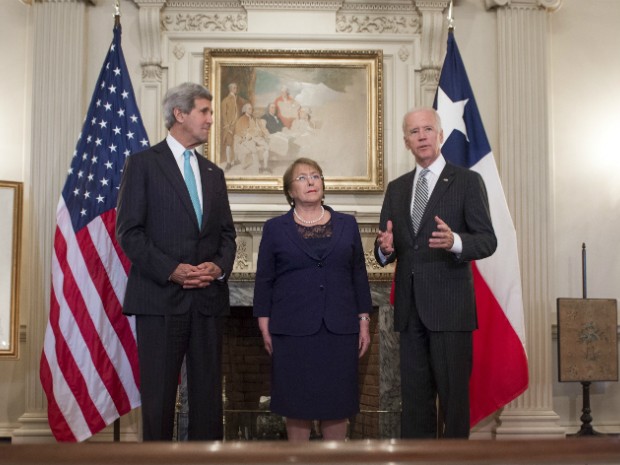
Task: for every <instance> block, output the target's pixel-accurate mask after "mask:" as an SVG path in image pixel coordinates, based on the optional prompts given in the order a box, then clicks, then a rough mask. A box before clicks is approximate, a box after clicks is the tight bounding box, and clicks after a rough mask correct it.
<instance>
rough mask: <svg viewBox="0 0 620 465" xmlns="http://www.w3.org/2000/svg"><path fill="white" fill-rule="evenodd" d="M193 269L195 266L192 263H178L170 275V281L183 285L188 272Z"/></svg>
mask: <svg viewBox="0 0 620 465" xmlns="http://www.w3.org/2000/svg"><path fill="white" fill-rule="evenodd" d="M195 270H196V267H195V266H194V265H190V264H188V263H179V265H178V266H177V267H176V269H175V270H174V272H173V273H172V274H171V275H170V281H172V282H174V283H177V284H179V285H181V286H183V285H184V284H185V280H186V279H187V277H188V276H189V274H190V273H191V272H193V271H195Z"/></svg>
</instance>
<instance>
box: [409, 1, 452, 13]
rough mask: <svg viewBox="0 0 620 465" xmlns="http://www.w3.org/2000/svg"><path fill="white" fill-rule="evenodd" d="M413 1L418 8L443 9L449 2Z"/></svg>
mask: <svg viewBox="0 0 620 465" xmlns="http://www.w3.org/2000/svg"><path fill="white" fill-rule="evenodd" d="M414 3H415V6H416V7H417V8H418V9H438V10H442V11H443V10H444V9H445V8H447V7H448V4H449V3H450V2H449V0H434V1H433V0H417V1H414Z"/></svg>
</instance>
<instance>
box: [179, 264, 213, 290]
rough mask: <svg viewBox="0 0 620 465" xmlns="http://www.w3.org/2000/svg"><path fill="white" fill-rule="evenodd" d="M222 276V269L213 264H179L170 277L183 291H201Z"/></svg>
mask: <svg viewBox="0 0 620 465" xmlns="http://www.w3.org/2000/svg"><path fill="white" fill-rule="evenodd" d="M220 276H222V269H221V268H220V267H219V266H217V265H216V264H215V263H213V262H204V263H200V264H199V265H190V264H188V263H179V265H178V266H177V267H176V269H175V270H174V272H173V273H172V275H171V276H170V280H171V281H173V282H175V283H177V284H179V285H181V286H183V289H200V288H203V287H207V286H208V285H210V284H211V283H212V282H213V281H214V280H216V279H218V278H219V277H220Z"/></svg>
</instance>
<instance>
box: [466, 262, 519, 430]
mask: <svg viewBox="0 0 620 465" xmlns="http://www.w3.org/2000/svg"><path fill="white" fill-rule="evenodd" d="M472 270H473V273H474V287H475V292H476V306H477V311H478V330H476V331H474V335H473V340H474V350H473V352H474V355H473V369H472V374H471V378H470V382H469V389H470V392H469V400H470V409H471V411H470V424H471V425H472V426H473V425H475V424H476V423H478V422H479V421H480V420H482V419H483V418H485V417H487V416H489V415H491V414H492V413H493V412H495V411H496V410H497V409H499V408H501V407H503V406H504V405H506V404H507V403H508V402H511V401H512V400H513V399H515V398H516V397H518V396H519V395H521V394H522V393H523V392H524V391H525V390H526V389H527V386H528V368H527V357H526V355H525V349H524V348H523V344H522V343H521V340H520V339H519V337H518V336H517V333H516V332H515V330H514V329H513V327H512V326H511V324H510V321H508V318H507V317H506V314H505V313H504V311H503V310H502V308H501V307H500V305H499V303H498V302H497V300H496V299H495V296H494V295H493V293H492V292H491V290H490V289H489V286H488V285H487V283H486V281H485V280H484V278H483V277H482V275H481V274H480V272H479V271H478V268H477V267H476V264H475V263H473V264H472Z"/></svg>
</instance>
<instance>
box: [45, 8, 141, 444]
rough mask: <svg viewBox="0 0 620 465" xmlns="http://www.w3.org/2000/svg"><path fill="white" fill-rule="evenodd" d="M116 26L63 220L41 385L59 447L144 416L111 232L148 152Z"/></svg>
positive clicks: (123, 267) (60, 212) (61, 209)
mask: <svg viewBox="0 0 620 465" xmlns="http://www.w3.org/2000/svg"><path fill="white" fill-rule="evenodd" d="M118 18H119V17H118V16H117V17H116V24H115V26H114V38H113V40H112V44H111V45H110V48H109V50H108V53H107V56H106V58H105V61H104V63H103V67H102V69H101V72H100V74H99V78H98V80H97V84H96V87H95V91H94V93H93V97H92V100H91V103H90V107H89V109H88V114H87V116H86V120H85V121H84V125H83V127H82V132H81V133H80V136H79V138H78V141H77V144H76V148H75V152H74V153H73V159H72V161H71V167H70V168H69V170H68V176H67V181H66V183H65V186H64V188H63V190H62V195H61V197H60V201H59V202H58V208H57V211H56V220H57V227H56V233H55V236H54V252H53V256H52V289H51V299H50V314H49V323H48V326H47V330H46V332H45V341H44V347H43V354H42V356H41V366H40V377H41V384H42V385H43V390H44V391H45V394H46V396H47V402H48V421H49V424H50V428H51V430H52V432H53V434H54V436H55V437H56V440H58V441H69V442H76V441H83V440H85V439H88V438H89V437H90V436H92V435H93V434H95V433H97V432H99V431H100V430H102V429H103V428H105V427H106V426H107V425H109V424H110V423H113V422H114V421H115V420H116V419H117V418H119V417H120V416H122V415H124V414H126V413H128V412H129V411H130V410H131V409H133V408H136V407H139V406H140V393H139V374H138V356H137V347H136V338H135V326H134V322H133V319H130V318H127V317H125V316H124V315H123V314H122V303H123V298H124V295H125V286H126V283H127V273H128V271H129V266H130V263H129V260H128V259H127V258H126V257H125V255H124V254H123V252H122V251H121V249H120V247H119V246H118V244H117V242H116V237H115V233H114V226H115V222H116V198H117V196H118V188H119V184H120V180H121V174H122V171H123V165H124V162H125V158H127V156H129V155H130V154H131V153H133V152H137V151H140V150H143V149H144V148H146V147H148V146H149V142H148V139H147V135H146V131H145V129H144V126H143V124H142V119H141V117H140V112H139V111H138V106H137V105H136V100H135V97H134V93H133V87H132V85H131V81H130V78H129V73H128V72H127V65H126V64H125V58H124V57H123V51H122V49H121V27H120V22H119V20H118Z"/></svg>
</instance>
